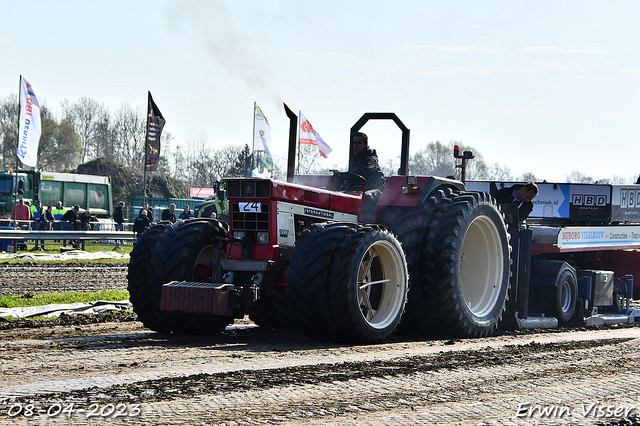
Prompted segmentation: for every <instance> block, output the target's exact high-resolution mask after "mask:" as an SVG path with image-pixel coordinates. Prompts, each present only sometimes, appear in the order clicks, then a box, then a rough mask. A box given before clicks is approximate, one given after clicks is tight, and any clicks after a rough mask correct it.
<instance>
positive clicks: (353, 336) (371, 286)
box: [330, 225, 409, 343]
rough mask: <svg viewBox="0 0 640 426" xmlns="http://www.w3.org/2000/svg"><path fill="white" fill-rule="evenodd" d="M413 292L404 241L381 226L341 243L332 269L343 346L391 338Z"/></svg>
mask: <svg viewBox="0 0 640 426" xmlns="http://www.w3.org/2000/svg"><path fill="white" fill-rule="evenodd" d="M408 290H409V274H408V268H407V262H406V259H405V256H404V252H403V251H402V245H401V244H400V241H398V239H397V238H396V237H395V235H393V233H392V232H391V231H389V230H388V229H387V228H384V227H382V226H377V225H368V226H359V227H358V230H357V232H355V233H352V234H351V235H348V236H347V237H346V238H345V239H343V240H342V241H341V242H340V244H339V246H338V251H337V253H336V257H335V261H334V263H333V265H332V268H331V279H330V295H331V302H332V311H333V315H334V318H335V319H336V321H337V324H338V325H339V327H338V331H339V334H340V340H345V341H357V342H364V343H376V342H379V341H381V340H384V339H385V338H387V337H388V336H389V335H390V334H391V333H392V332H393V331H394V330H395V329H396V327H397V326H398V323H399V322H400V319H401V317H402V314H403V313H404V306H405V303H406V301H407V291H408Z"/></svg>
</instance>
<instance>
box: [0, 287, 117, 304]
mask: <svg viewBox="0 0 640 426" xmlns="http://www.w3.org/2000/svg"><path fill="white" fill-rule="evenodd" d="M96 300H109V301H113V302H119V301H121V300H129V292H128V291H127V290H102V291H96V292H90V293H80V292H66V293H42V294H36V295H19V296H0V308H24V307H30V306H44V305H51V304H67V303H77V302H95V301H96Z"/></svg>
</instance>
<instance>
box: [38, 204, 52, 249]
mask: <svg viewBox="0 0 640 426" xmlns="http://www.w3.org/2000/svg"><path fill="white" fill-rule="evenodd" d="M53 221H54V219H53V207H51V206H48V207H47V209H46V210H44V211H43V212H42V217H41V218H40V222H39V223H38V229H39V230H41V231H49V230H51V225H53ZM37 243H38V241H37V240H36V247H38V244H37ZM40 251H44V239H41V240H40Z"/></svg>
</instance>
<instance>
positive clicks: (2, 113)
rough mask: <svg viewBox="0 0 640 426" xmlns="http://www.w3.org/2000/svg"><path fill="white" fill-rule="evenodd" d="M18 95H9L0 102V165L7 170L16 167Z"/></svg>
mask: <svg viewBox="0 0 640 426" xmlns="http://www.w3.org/2000/svg"><path fill="white" fill-rule="evenodd" d="M17 99H18V95H17V94H10V95H8V96H7V97H5V98H4V99H3V100H2V101H0V142H1V143H2V165H1V167H0V169H4V170H6V169H8V168H11V167H15V165H16V148H17V143H18V142H17V137H18V114H19V110H20V106H19V104H18V101H17Z"/></svg>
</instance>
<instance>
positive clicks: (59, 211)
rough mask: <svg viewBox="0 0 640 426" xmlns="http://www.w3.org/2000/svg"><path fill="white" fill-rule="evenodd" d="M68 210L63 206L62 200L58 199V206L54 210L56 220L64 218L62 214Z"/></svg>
mask: <svg viewBox="0 0 640 426" xmlns="http://www.w3.org/2000/svg"><path fill="white" fill-rule="evenodd" d="M66 212H67V209H65V208H64V207H62V201H58V203H57V204H56V208H55V209H53V210H52V213H53V219H54V220H62V216H64V214H65V213H66Z"/></svg>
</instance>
